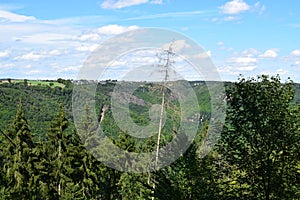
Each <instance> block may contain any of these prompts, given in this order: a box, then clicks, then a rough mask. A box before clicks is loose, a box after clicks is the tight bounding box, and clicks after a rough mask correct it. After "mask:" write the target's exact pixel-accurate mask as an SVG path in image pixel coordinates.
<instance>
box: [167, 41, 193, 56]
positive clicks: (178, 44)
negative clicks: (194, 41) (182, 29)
mask: <svg viewBox="0 0 300 200" xmlns="http://www.w3.org/2000/svg"><path fill="white" fill-rule="evenodd" d="M170 47H172V50H173V51H174V52H176V53H178V52H180V51H182V50H183V49H187V48H190V45H189V44H187V43H186V41H185V40H176V41H174V42H170V43H167V44H164V45H163V46H162V49H164V50H168V49H169V48H170Z"/></svg>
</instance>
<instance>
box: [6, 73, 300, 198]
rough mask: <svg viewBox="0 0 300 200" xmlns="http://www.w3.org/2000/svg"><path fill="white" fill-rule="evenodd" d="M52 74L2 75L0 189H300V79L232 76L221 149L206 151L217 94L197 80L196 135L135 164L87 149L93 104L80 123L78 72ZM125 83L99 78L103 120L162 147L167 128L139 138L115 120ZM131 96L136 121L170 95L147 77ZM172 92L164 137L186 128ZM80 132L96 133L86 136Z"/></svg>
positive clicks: (119, 136)
mask: <svg viewBox="0 0 300 200" xmlns="http://www.w3.org/2000/svg"><path fill="white" fill-rule="evenodd" d="M51 83H52V84H50V82H49V84H48V83H47V84H30V82H29V83H28V81H9V82H2V83H1V84H0V107H1V110H0V145H1V146H0V160H1V162H0V199H153V198H154V199H163V200H165V199H267V200H268V199H288V200H290V199H300V159H299V158H300V150H299V149H300V148H299V147H300V144H299V143H300V142H299V141H300V126H299V125H300V124H299V123H300V85H299V84H294V83H286V84H282V83H280V80H279V77H266V76H260V77H257V78H256V79H254V78H253V79H244V78H240V79H239V80H238V81H237V82H236V83H229V82H228V83H225V84H224V85H225V89H226V97H224V101H226V102H227V111H226V121H225V126H224V128H223V131H222V132H221V133H220V138H219V140H218V143H217V145H216V146H215V147H214V150H213V151H211V152H210V153H209V154H208V155H207V156H205V157H204V158H201V157H200V156H199V146H201V144H202V142H203V138H204V137H205V136H206V135H207V131H208V129H209V128H210V127H209V121H210V112H211V105H210V103H211V101H210V100H211V99H210V95H209V92H208V89H207V87H206V85H205V82H201V81H197V82H190V84H191V86H192V88H193V90H194V91H195V94H196V95H197V98H198V101H199V113H200V116H191V117H190V120H200V123H199V128H198V132H197V136H196V138H195V140H194V141H193V143H192V145H191V146H190V147H189V149H188V150H187V151H186V152H185V154H184V155H182V156H181V157H180V158H179V159H178V160H176V161H175V162H174V163H173V164H172V165H170V166H167V167H165V168H162V169H160V170H158V171H156V172H147V173H130V172H120V171H117V170H115V169H112V168H109V167H107V166H105V165H104V164H103V163H101V162H99V161H98V160H97V159H95V158H94V157H93V155H92V154H91V152H90V151H88V150H86V148H85V145H86V143H85V141H87V140H89V139H91V138H89V135H90V133H91V132H93V129H94V128H95V127H94V126H95V124H93V123H92V122H91V119H90V116H89V112H90V109H91V108H89V107H88V105H86V106H85V110H86V113H85V114H84V115H83V116H82V124H80V125H79V126H78V127H77V129H75V125H74V122H73V117H72V98H81V97H80V96H75V97H74V96H73V97H72V95H73V93H72V92H73V86H74V85H73V83H72V82H71V81H70V80H62V79H59V80H58V82H55V83H53V82H51ZM57 83H59V84H57ZM76 84H78V83H76ZM81 84H83V85H84V83H81ZM115 84H116V83H115V82H113V81H106V82H101V83H98V87H97V90H96V95H95V101H96V103H95V105H96V106H95V108H96V114H97V117H98V121H99V123H100V121H101V127H102V129H103V130H104V131H105V132H106V134H107V136H108V137H109V138H110V139H111V141H112V142H113V143H114V144H115V145H117V146H118V147H120V148H121V149H123V150H127V151H129V152H137V153H139V152H148V151H154V150H155V149H156V145H157V144H156V138H157V134H156V135H154V136H152V137H151V138H148V139H136V138H133V137H131V136H129V135H128V134H126V132H125V131H122V130H121V129H120V128H119V127H118V126H117V124H116V123H115V121H114V119H113V115H112V111H111V93H112V91H113V89H114V86H115ZM122 98H124V99H130V102H131V103H130V105H129V110H130V117H131V119H132V120H133V122H135V123H136V124H138V125H142V126H143V125H147V124H149V121H150V120H151V119H150V118H149V110H150V109H151V106H152V105H154V104H160V103H161V101H162V98H161V88H160V87H156V86H155V85H152V84H150V83H149V84H146V83H143V84H141V86H140V87H139V88H138V89H136V90H135V92H134V93H133V94H124V96H122ZM165 98H166V102H165V105H166V122H165V125H164V128H163V129H162V140H161V144H160V145H162V146H163V145H165V144H167V143H168V142H169V141H170V140H172V139H173V138H174V137H176V134H177V132H176V130H177V127H178V126H179V124H178V123H179V114H178V113H180V112H179V110H180V105H179V103H178V99H177V97H176V96H174V95H172V93H171V92H168V90H167V92H166V96H165ZM84 102H85V101H82V103H83V104H84ZM78 132H85V133H86V137H85V139H84V140H82V138H80V137H79V135H78V134H77V133H78ZM106 153H107V154H109V153H110V152H106ZM124 162H126V161H124ZM128 165H130V163H128ZM154 186H155V187H154Z"/></svg>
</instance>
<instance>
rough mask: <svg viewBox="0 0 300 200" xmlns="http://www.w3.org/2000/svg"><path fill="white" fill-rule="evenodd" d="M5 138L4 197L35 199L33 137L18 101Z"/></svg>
mask: <svg viewBox="0 0 300 200" xmlns="http://www.w3.org/2000/svg"><path fill="white" fill-rule="evenodd" d="M7 136H8V137H9V138H10V140H9V141H5V142H6V145H5V146H6V148H5V149H4V152H5V154H6V156H5V160H4V163H5V164H4V170H5V173H6V183H7V189H6V191H5V193H6V194H5V196H7V198H12V199H17V198H18V199H19V198H21V199H36V198H37V196H36V195H37V190H36V188H37V182H36V174H35V173H34V172H35V169H34V158H35V155H34V148H35V144H34V142H33V136H32V134H31V131H30V129H29V125H28V122H27V120H26V118H25V114H24V111H23V107H22V102H21V101H20V103H19V106H18V110H17V114H16V117H15V119H14V121H13V124H12V127H11V128H10V130H9V131H8V134H7Z"/></svg>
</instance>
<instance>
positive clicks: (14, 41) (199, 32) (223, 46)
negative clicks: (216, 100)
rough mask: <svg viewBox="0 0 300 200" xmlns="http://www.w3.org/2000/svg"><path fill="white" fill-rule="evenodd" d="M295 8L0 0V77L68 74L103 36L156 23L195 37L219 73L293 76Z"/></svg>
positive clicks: (298, 16) (298, 76)
mask: <svg viewBox="0 0 300 200" xmlns="http://www.w3.org/2000/svg"><path fill="white" fill-rule="evenodd" d="M299 8H300V1H299V0H286V1H267V0H258V1H257V0H188V1H183V0H85V1H74V0H72V1H71V0H63V1H62V0H51V1H50V0H49V1H40V0H1V1H0V78H8V77H10V78H29V79H56V78H59V77H62V78H72V79H75V78H76V77H77V74H78V72H79V70H80V68H81V67H82V65H83V63H84V61H85V60H86V59H87V58H88V57H89V55H90V54H91V52H93V51H94V50H95V49H96V48H97V47H98V46H99V44H101V43H102V42H104V41H105V40H107V39H108V38H111V37H113V36H115V35H117V34H120V33H123V32H125V31H130V30H136V29H140V28H145V27H158V28H166V29H169V30H174V31H177V32H179V33H181V34H183V35H185V36H187V37H189V38H191V39H192V40H193V41H196V42H197V43H198V44H199V45H200V46H202V47H203V48H204V50H205V51H206V52H207V54H208V55H209V56H210V57H211V60H212V61H213V63H214V65H215V66H216V68H217V69H218V72H219V74H220V76H221V78H222V80H229V81H234V80H236V79H237V77H238V75H239V74H244V75H245V76H253V75H258V74H270V75H275V74H279V75H280V76H281V77H282V79H283V80H286V79H287V77H291V78H292V80H294V81H296V82H300V39H299V36H300V12H299Z"/></svg>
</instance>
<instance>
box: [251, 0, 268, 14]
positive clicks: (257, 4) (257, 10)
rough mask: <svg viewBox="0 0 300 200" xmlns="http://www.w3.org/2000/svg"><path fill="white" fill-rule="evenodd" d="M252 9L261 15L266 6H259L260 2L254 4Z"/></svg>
mask: <svg viewBox="0 0 300 200" xmlns="http://www.w3.org/2000/svg"><path fill="white" fill-rule="evenodd" d="M253 9H254V11H256V12H258V13H259V14H260V15H261V14H263V12H264V11H265V10H266V6H264V5H262V6H261V4H260V2H256V3H255V4H254V6H253Z"/></svg>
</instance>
